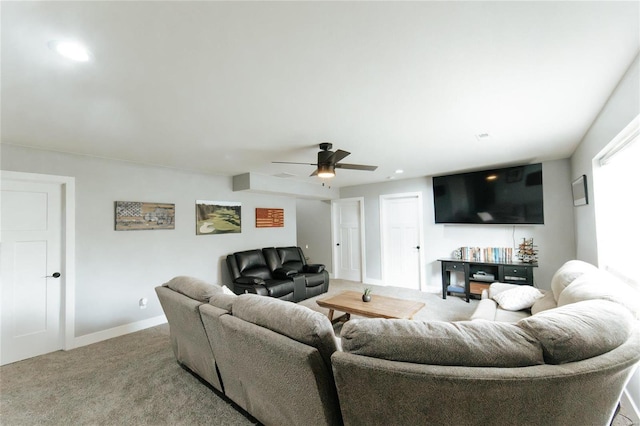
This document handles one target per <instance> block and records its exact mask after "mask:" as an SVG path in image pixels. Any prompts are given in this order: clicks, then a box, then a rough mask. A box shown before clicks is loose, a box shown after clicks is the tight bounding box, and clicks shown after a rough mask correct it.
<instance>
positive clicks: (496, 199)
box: [433, 163, 544, 225]
mask: <svg viewBox="0 0 640 426" xmlns="http://www.w3.org/2000/svg"><path fill="white" fill-rule="evenodd" d="M433 199H434V207H435V220H436V223H491V224H509V225H511V224H521V225H523V224H544V209H543V195H542V164H541V163H537V164H528V165H525V166H516V167H507V168H501V169H493V170H483V171H478V172H470V173H459V174H455V175H447V176H436V177H434V178H433Z"/></svg>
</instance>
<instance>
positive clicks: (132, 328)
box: [67, 315, 167, 350]
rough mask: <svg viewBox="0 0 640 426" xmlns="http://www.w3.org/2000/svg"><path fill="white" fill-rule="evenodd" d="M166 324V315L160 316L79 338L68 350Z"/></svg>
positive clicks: (74, 340)
mask: <svg viewBox="0 0 640 426" xmlns="http://www.w3.org/2000/svg"><path fill="white" fill-rule="evenodd" d="M166 322H167V317H165V316H164V315H159V316H157V317H153V318H148V319H146V320H142V321H137V322H132V323H130V324H125V325H120V326H118V327H113V328H110V329H108V330H102V331H98V332H96V333H91V334H85V335H84V336H78V337H76V338H74V339H73V346H72V347H70V348H67V350H68V349H74V348H79V347H81V346H86V345H90V344H92V343H98V342H102V341H103V340H108V339H113V338H114V337H119V336H124V335H125V334H129V333H134V332H136V331H140V330H144V329H145V328H150V327H155V326H156V325H160V324H164V323H166Z"/></svg>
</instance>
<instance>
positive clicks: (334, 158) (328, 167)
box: [272, 142, 378, 178]
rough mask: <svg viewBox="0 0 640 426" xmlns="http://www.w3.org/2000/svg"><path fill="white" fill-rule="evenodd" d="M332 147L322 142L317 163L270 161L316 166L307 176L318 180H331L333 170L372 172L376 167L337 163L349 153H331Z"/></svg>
mask: <svg viewBox="0 0 640 426" xmlns="http://www.w3.org/2000/svg"><path fill="white" fill-rule="evenodd" d="M332 147H333V145H332V144H330V143H329V142H323V143H321V144H320V152H318V162H317V163H295V162H291V161H272V162H273V163H278V164H306V165H309V166H317V167H318V168H317V169H316V170H315V171H314V172H313V173H311V174H310V175H309V176H318V177H320V178H332V177H334V176H335V175H336V170H335V169H350V170H367V171H371V172H372V171H374V170H375V169H377V168H378V166H365V165H364V164H347V163H339V161H340V160H342V159H343V158H345V157H346V156H347V155H350V154H351V153H350V152H347V151H343V150H341V149H338V150H336V151H335V152H334V151H331V148H332Z"/></svg>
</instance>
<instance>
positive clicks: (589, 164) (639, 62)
mask: <svg viewBox="0 0 640 426" xmlns="http://www.w3.org/2000/svg"><path fill="white" fill-rule="evenodd" d="M638 114H640V55H638V56H636V58H635V59H634V61H633V63H632V64H631V66H630V67H629V69H628V70H627V72H626V73H625V75H624V76H623V77H622V79H621V80H620V83H618V86H617V87H616V89H615V90H614V91H613V93H612V94H611V96H610V97H609V99H608V100H607V102H606V104H605V105H604V107H603V108H602V110H601V111H600V113H599V114H598V116H597V117H596V119H595V121H594V122H593V124H592V125H591V128H590V129H589V131H588V132H587V134H586V135H585V136H584V138H583V139H582V142H581V143H580V145H579V146H578V148H577V149H576V151H575V152H574V153H573V156H572V157H571V176H572V178H577V177H579V176H580V175H587V183H588V185H587V189H588V191H589V200H590V201H589V204H588V205H586V206H580V207H576V208H575V211H574V214H575V227H576V245H577V258H578V259H581V260H584V261H586V262H589V263H592V264H594V265H599V260H598V245H597V239H596V215H595V204H596V203H597V202H598V198H597V194H594V192H593V160H594V158H596V156H597V155H598V154H599V153H600V151H602V150H603V149H604V147H605V146H606V145H607V144H608V143H609V142H611V141H612V140H613V138H614V137H615V136H616V135H617V134H618V133H620V132H621V131H622V130H623V129H624V128H625V127H626V126H627V125H628V124H629V123H630V122H631V121H632V120H633V119H634V118H635V117H637V116H638ZM629 214H633V213H629ZM623 220H624V219H623ZM629 220H635V218H631V217H629ZM626 390H627V396H628V398H629V399H630V400H631V401H633V404H634V405H635V409H636V410H638V411H636V413H635V414H636V416H639V417H640V370H637V371H636V373H635V374H634V375H633V377H632V378H631V380H630V381H629V384H628V385H627V389H626Z"/></svg>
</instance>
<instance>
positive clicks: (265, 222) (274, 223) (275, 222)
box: [256, 208, 284, 228]
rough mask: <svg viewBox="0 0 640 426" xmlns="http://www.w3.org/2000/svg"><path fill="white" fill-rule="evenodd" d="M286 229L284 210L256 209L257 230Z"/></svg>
mask: <svg viewBox="0 0 640 426" xmlns="http://www.w3.org/2000/svg"><path fill="white" fill-rule="evenodd" d="M282 227H284V209H265V208H256V228H282Z"/></svg>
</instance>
